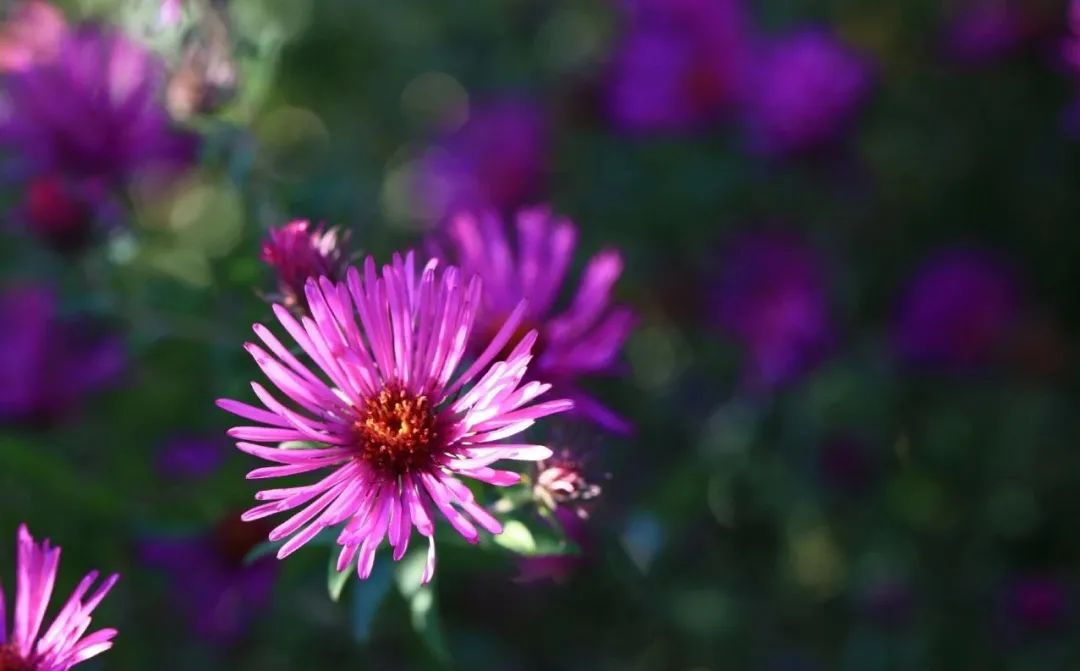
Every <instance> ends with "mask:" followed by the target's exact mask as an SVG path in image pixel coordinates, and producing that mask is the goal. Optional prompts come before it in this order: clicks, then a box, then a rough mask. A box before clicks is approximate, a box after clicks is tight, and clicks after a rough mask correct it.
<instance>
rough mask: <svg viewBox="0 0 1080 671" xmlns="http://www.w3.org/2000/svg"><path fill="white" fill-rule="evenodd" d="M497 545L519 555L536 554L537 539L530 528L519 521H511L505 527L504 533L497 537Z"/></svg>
mask: <svg viewBox="0 0 1080 671" xmlns="http://www.w3.org/2000/svg"><path fill="white" fill-rule="evenodd" d="M495 543H496V544H497V545H499V546H501V547H504V548H506V549H507V550H509V551H511V552H516V553H517V554H523V555H531V554H536V539H535V538H533V534H532V532H531V531H529V527H527V526H525V525H524V524H523V523H522V522H519V521H517V520H510V521H509V522H507V523H506V524H504V525H503V530H502V533H501V534H499V535H497V536H495Z"/></svg>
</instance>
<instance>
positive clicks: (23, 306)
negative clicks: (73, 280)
mask: <svg viewBox="0 0 1080 671" xmlns="http://www.w3.org/2000/svg"><path fill="white" fill-rule="evenodd" d="M56 310H57V306H56V297H55V295H54V294H53V293H52V291H50V290H49V289H46V288H43V287H20V288H14V289H8V290H7V291H4V292H3V293H0V312H2V313H3V314H5V315H13V316H14V318H10V319H5V320H3V321H2V323H0V379H3V380H4V384H0V419H3V420H14V421H30V422H50V421H53V420H56V419H58V418H59V417H60V416H62V415H64V414H66V413H68V412H70V411H72V410H74V409H75V408H76V407H77V406H78V405H79V403H80V401H81V400H82V399H83V398H84V397H85V396H87V395H89V394H91V393H93V392H96V391H99V390H101V389H103V388H105V387H107V386H109V385H110V384H112V383H114V382H115V381H116V380H117V378H118V377H119V375H120V373H121V372H122V371H123V369H124V350H123V347H122V345H121V343H120V342H119V340H117V339H115V338H113V337H111V336H109V335H106V334H102V333H101V332H100V331H99V330H98V329H95V328H94V325H93V324H89V323H85V322H79V321H71V320H61V319H60V318H58V316H57V314H56Z"/></svg>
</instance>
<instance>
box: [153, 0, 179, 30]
mask: <svg viewBox="0 0 1080 671" xmlns="http://www.w3.org/2000/svg"><path fill="white" fill-rule="evenodd" d="M183 17H184V0H161V10H160V12H159V14H158V20H159V21H160V22H161V24H162V25H166V26H171V25H173V24H175V23H177V22H178V21H180V19H182V18H183Z"/></svg>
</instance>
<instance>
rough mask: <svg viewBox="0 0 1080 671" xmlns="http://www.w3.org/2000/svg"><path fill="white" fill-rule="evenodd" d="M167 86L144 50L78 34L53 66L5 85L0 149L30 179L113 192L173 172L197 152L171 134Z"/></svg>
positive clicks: (94, 30) (85, 29) (106, 36)
mask: <svg viewBox="0 0 1080 671" xmlns="http://www.w3.org/2000/svg"><path fill="white" fill-rule="evenodd" d="M163 86H164V68H163V65H162V63H161V61H160V60H159V59H158V58H157V57H156V56H155V55H154V54H153V53H151V52H150V51H148V50H147V49H145V48H143V47H142V46H140V45H138V44H136V43H135V42H133V41H131V40H129V39H127V38H126V37H124V36H123V35H121V34H119V33H117V32H114V31H113V30H111V29H108V28H103V27H98V26H92V25H87V26H82V27H79V28H77V29H73V30H72V31H71V32H70V33H69V34H68V35H67V36H66V37H65V38H64V39H63V40H61V44H60V48H59V52H58V53H57V55H56V57H55V58H53V59H50V60H47V61H43V62H39V63H35V64H34V66H33V67H29V68H25V69H23V70H20V71H17V72H12V73H9V74H8V76H7V77H6V78H5V80H4V88H5V92H6V95H7V101H6V104H5V107H4V109H3V114H2V115H0V146H2V147H4V148H6V149H8V150H10V151H11V152H12V153H13V155H14V160H15V161H16V169H17V172H19V173H20V174H22V175H25V176H26V177H27V178H30V177H34V176H37V175H43V174H44V175H60V176H63V177H64V178H66V179H71V180H75V181H84V180H94V181H99V182H101V183H104V184H106V185H108V186H109V187H112V188H116V187H119V186H122V185H123V184H125V183H126V182H127V181H128V180H130V179H131V178H132V177H134V176H136V175H137V174H138V175H142V174H146V173H147V172H149V173H162V174H165V173H168V172H170V171H174V170H176V169H177V168H179V167H182V166H184V165H186V164H187V163H188V162H189V161H190V160H191V158H192V157H193V150H194V148H195V144H194V141H193V137H192V136H189V135H187V134H184V133H180V132H178V131H177V130H176V129H175V128H174V127H173V126H172V122H171V119H170V117H169V115H168V112H167V111H166V110H165V108H164V106H163V104H162V101H161V97H162V93H163Z"/></svg>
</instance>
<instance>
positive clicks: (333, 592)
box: [326, 550, 356, 603]
mask: <svg viewBox="0 0 1080 671" xmlns="http://www.w3.org/2000/svg"><path fill="white" fill-rule="evenodd" d="M337 560H338V553H337V552H335V551H333V550H331V551H330V563H329V564H328V565H327V568H326V591H327V592H328V593H329V594H330V600H331V601H333V602H334V603H337V602H338V601H339V600H340V599H341V592H342V590H344V589H345V584H346V583H347V582H348V581H349V576H351V575H352V574H353V569H354V568H356V561H355V560H354V561H351V562H349V563H348V564H347V565H346V566H345V569H344V570H342V571H339V570H337Z"/></svg>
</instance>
